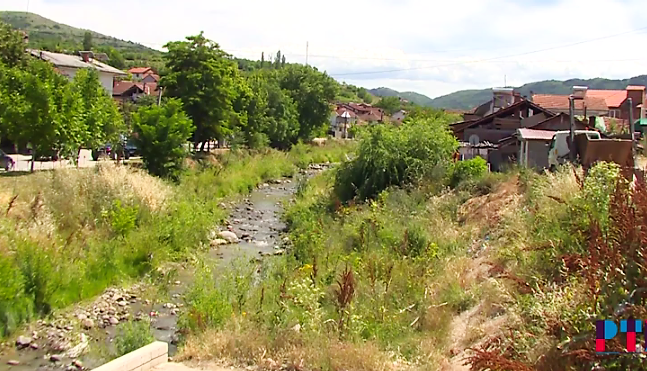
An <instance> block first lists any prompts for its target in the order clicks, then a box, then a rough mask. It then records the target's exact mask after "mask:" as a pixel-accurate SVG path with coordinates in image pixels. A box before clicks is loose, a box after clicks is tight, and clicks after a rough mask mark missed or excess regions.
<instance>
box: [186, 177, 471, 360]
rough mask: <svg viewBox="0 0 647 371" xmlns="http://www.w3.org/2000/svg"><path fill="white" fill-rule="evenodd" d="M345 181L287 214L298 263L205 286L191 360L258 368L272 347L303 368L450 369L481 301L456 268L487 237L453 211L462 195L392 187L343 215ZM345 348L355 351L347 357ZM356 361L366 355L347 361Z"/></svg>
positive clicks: (198, 294) (280, 263)
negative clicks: (459, 329) (464, 323)
mask: <svg viewBox="0 0 647 371" xmlns="http://www.w3.org/2000/svg"><path fill="white" fill-rule="evenodd" d="M334 184H335V174H334V173H333V172H329V173H324V174H321V175H319V176H317V177H315V178H313V179H312V180H310V181H309V182H308V183H305V184H303V185H301V186H300V187H299V190H298V193H297V199H296V202H294V203H293V204H291V205H290V206H289V207H288V208H287V210H286V213H285V216H284V218H285V220H286V222H287V223H288V225H289V227H290V232H289V240H290V242H289V246H288V247H289V250H288V251H289V254H287V255H286V256H283V257H280V258H275V259H273V260H270V261H266V262H264V263H263V264H262V266H261V268H260V270H259V273H258V275H259V276H258V277H256V278H255V271H256V267H255V266H254V265H251V266H247V265H237V266H233V267H231V268H229V269H227V270H226V271H224V272H222V273H221V274H220V275H218V274H217V275H216V276H215V277H214V275H213V274H208V275H206V276H205V277H207V278H206V281H204V280H201V281H200V282H199V283H197V284H196V286H195V288H194V289H193V290H192V293H193V294H192V296H191V297H190V300H189V302H190V310H189V312H188V314H187V315H185V318H184V321H183V323H184V326H185V329H186V331H187V332H188V333H189V334H190V335H189V337H188V339H187V342H186V344H185V347H184V350H183V353H182V355H181V357H183V359H188V358H191V357H199V358H201V359H202V358H204V357H214V358H219V357H224V358H229V359H231V360H233V361H238V362H241V363H243V364H246V363H249V362H253V363H258V362H260V361H259V359H260V358H259V357H260V356H261V355H260V354H258V353H257V352H255V350H254V347H261V349H263V353H265V357H269V358H271V359H274V360H277V359H293V358H294V356H295V354H300V355H302V358H303V359H304V362H307V363H305V364H303V365H302V366H300V367H306V368H312V369H324V370H334V369H338V368H336V366H337V365H340V364H343V365H344V367H346V369H367V368H369V369H370V368H372V369H391V368H394V367H396V366H394V361H395V362H396V363H395V364H397V362H401V363H404V364H406V363H412V364H420V365H423V366H425V367H430V368H431V369H433V368H434V366H435V365H437V364H438V361H439V360H440V358H441V357H442V353H443V352H444V351H445V350H446V347H447V346H448V334H449V331H450V323H451V321H450V319H451V316H452V315H453V314H457V313H459V312H461V311H464V310H466V309H469V308H470V307H472V306H473V305H475V304H476V302H477V300H478V298H476V297H475V296H474V294H473V293H469V292H468V290H469V289H470V287H469V286H467V285H465V284H464V282H463V280H462V279H461V275H460V274H459V275H458V276H457V277H452V278H446V274H447V273H446V271H445V267H446V266H447V265H448V264H450V262H452V261H454V260H455V259H456V258H457V256H462V255H464V254H465V252H466V249H467V246H469V245H470V244H471V240H472V238H474V237H476V236H475V235H473V234H472V231H471V229H463V228H462V227H461V226H459V225H458V223H456V220H455V215H454V213H452V212H451V210H452V209H454V208H456V204H457V203H461V202H462V196H460V195H458V194H448V193H442V194H434V193H430V192H429V191H428V190H427V189H428V188H431V189H435V188H436V187H421V188H416V189H412V190H409V191H405V190H402V189H398V188H389V189H387V190H385V191H383V192H381V193H380V194H379V195H378V197H377V198H376V199H375V201H372V202H369V203H367V204H360V205H354V206H343V205H342V204H340V203H339V202H338V201H337V199H336V197H334V195H333V187H334ZM232 277H238V279H237V280H236V279H232ZM440 280H447V282H448V283H449V284H450V285H448V286H445V285H441V286H437V285H435V284H434V283H435V282H439V281H440ZM241 282H246V283H245V284H244V285H242V286H241ZM254 282H256V283H254ZM211 303H218V304H217V305H216V304H214V305H211ZM447 304H449V305H447ZM216 307H217V308H219V309H218V310H217V311H216V310H215V308H216ZM225 308H226V313H222V310H224V309H225ZM213 318H216V319H217V321H213ZM209 322H211V324H209ZM340 348H343V349H346V350H347V351H346V352H342V353H339V354H335V352H334V350H335V349H336V350H339V349H340ZM314 349H318V350H316V351H315V350H314ZM311 352H314V353H311ZM351 353H356V354H365V355H366V358H365V359H359V358H357V357H355V356H353V357H351V359H344V357H350V355H349V354H351ZM317 354H318V355H324V354H325V355H326V357H318V356H317ZM324 358H325V359H324ZM294 362H296V363H295V367H296V365H298V362H299V360H298V359H297V360H294ZM369 365H370V366H369Z"/></svg>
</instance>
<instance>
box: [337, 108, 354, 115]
mask: <svg viewBox="0 0 647 371" xmlns="http://www.w3.org/2000/svg"><path fill="white" fill-rule="evenodd" d="M336 112H337V115H338V116H341V115H342V114H343V113H344V112H348V115H349V116H350V117H357V115H356V114H355V112H353V111H351V110H349V109H346V108H343V107H342V108H337V111H336Z"/></svg>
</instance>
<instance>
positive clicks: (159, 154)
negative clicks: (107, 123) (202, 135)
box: [133, 99, 195, 180]
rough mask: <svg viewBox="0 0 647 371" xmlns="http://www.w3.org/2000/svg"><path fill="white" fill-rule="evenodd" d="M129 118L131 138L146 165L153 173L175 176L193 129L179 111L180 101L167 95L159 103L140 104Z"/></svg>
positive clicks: (188, 120)
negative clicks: (131, 128)
mask: <svg viewBox="0 0 647 371" xmlns="http://www.w3.org/2000/svg"><path fill="white" fill-rule="evenodd" d="M133 121H134V129H135V133H136V135H135V137H134V141H135V144H136V145H137V148H139V150H140V151H141V154H142V159H143V161H144V166H145V167H146V169H147V170H148V171H149V172H150V173H151V174H153V175H156V176H159V177H165V178H170V179H173V180H177V179H178V177H179V175H180V172H181V170H182V166H183V162H184V157H185V156H186V149H185V147H184V145H185V144H186V143H187V141H188V140H189V138H190V137H191V133H192V132H193V130H194V129H195V127H194V126H193V123H192V122H191V119H189V118H188V117H187V115H186V114H185V113H184V112H183V111H182V102H181V101H180V100H179V99H169V100H167V101H166V103H165V104H164V105H162V106H144V107H141V108H140V109H139V110H138V111H137V113H135V114H134V116H133Z"/></svg>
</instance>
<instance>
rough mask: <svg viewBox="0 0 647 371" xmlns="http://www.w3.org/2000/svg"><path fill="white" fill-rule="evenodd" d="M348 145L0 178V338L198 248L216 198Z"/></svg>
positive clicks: (215, 217)
mask: <svg viewBox="0 0 647 371" xmlns="http://www.w3.org/2000/svg"><path fill="white" fill-rule="evenodd" d="M347 148H348V146H343V145H338V144H334V143H333V144H331V145H330V146H326V147H321V148H314V149H309V148H306V147H302V148H301V149H298V150H295V151H297V152H294V153H287V154H286V153H281V152H278V151H265V152H262V153H253V154H251V153H248V152H237V153H232V154H228V155H225V156H224V157H221V158H219V159H217V162H216V163H215V164H211V165H205V164H203V165H201V166H200V167H199V168H196V169H194V170H191V171H189V172H187V173H186V174H184V176H183V178H182V179H181V181H180V183H179V184H171V183H166V182H164V181H162V180H160V179H159V178H156V177H152V176H150V175H148V174H146V173H145V172H143V171H141V170H136V169H133V168H130V167H126V166H115V165H113V164H111V163H106V164H100V165H98V167H97V168H94V169H69V170H55V171H51V172H37V173H35V174H30V175H26V176H20V177H2V178H0V280H2V281H3V282H5V285H3V286H2V288H0V336H7V335H9V334H11V333H12V332H14V331H15V330H17V329H18V327H19V326H20V325H21V324H22V323H24V322H27V321H29V320H31V319H34V318H36V317H37V316H41V315H46V314H49V313H50V312H51V311H53V310H56V309H60V308H64V307H66V306H68V305H70V304H73V303H75V302H78V301H80V300H84V299H86V298H91V297H93V296H95V295H97V294H99V293H100V292H102V291H103V290H104V289H105V288H106V287H108V286H110V285H115V284H121V283H124V282H128V281H132V280H136V279H139V278H140V277H142V276H143V275H145V274H146V273H149V272H151V271H152V270H153V269H154V268H156V267H157V266H159V265H160V264H162V263H164V262H166V261H169V260H181V259H186V258H187V257H188V256H189V255H191V254H193V253H194V252H196V251H198V250H199V249H200V248H201V246H206V242H207V238H208V235H209V232H210V231H211V230H213V228H214V227H215V226H216V225H217V224H218V223H219V222H220V221H221V220H223V219H224V217H225V212H224V210H222V209H221V208H220V207H219V206H218V204H219V203H220V202H221V199H222V197H227V196H235V195H237V194H240V193H245V192H248V191H250V190H251V189H252V188H253V187H254V186H256V185H257V184H258V183H259V182H262V181H265V180H268V179H271V178H278V177H281V176H285V175H289V174H291V173H293V172H294V171H296V169H297V164H302V163H310V161H314V160H321V158H328V159H330V160H337V159H338V158H337V157H338V156H339V155H340V153H343V152H344V151H345V150H346V149H347Z"/></svg>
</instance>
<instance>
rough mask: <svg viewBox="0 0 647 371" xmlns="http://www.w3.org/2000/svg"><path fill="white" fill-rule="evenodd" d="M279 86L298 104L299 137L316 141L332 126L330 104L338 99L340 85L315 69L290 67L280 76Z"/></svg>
mask: <svg viewBox="0 0 647 371" xmlns="http://www.w3.org/2000/svg"><path fill="white" fill-rule="evenodd" d="M279 86H280V87H281V89H282V90H283V91H285V92H286V94H287V95H288V96H289V97H290V98H291V99H292V101H294V103H295V104H296V108H297V112H298V115H299V124H300V125H299V134H298V138H299V139H302V140H304V141H307V140H310V139H312V138H313V136H314V135H316V134H318V133H319V132H320V131H321V130H323V129H324V127H325V126H326V125H327V124H328V119H329V117H330V102H331V101H332V100H333V99H335V96H336V95H337V91H338V89H339V84H338V83H337V82H336V81H335V80H333V79H332V78H331V77H330V76H328V75H327V74H325V73H322V72H319V71H318V70H317V69H316V68H314V67H311V66H303V65H288V66H286V67H285V68H284V69H282V70H281V71H280V73H279Z"/></svg>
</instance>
